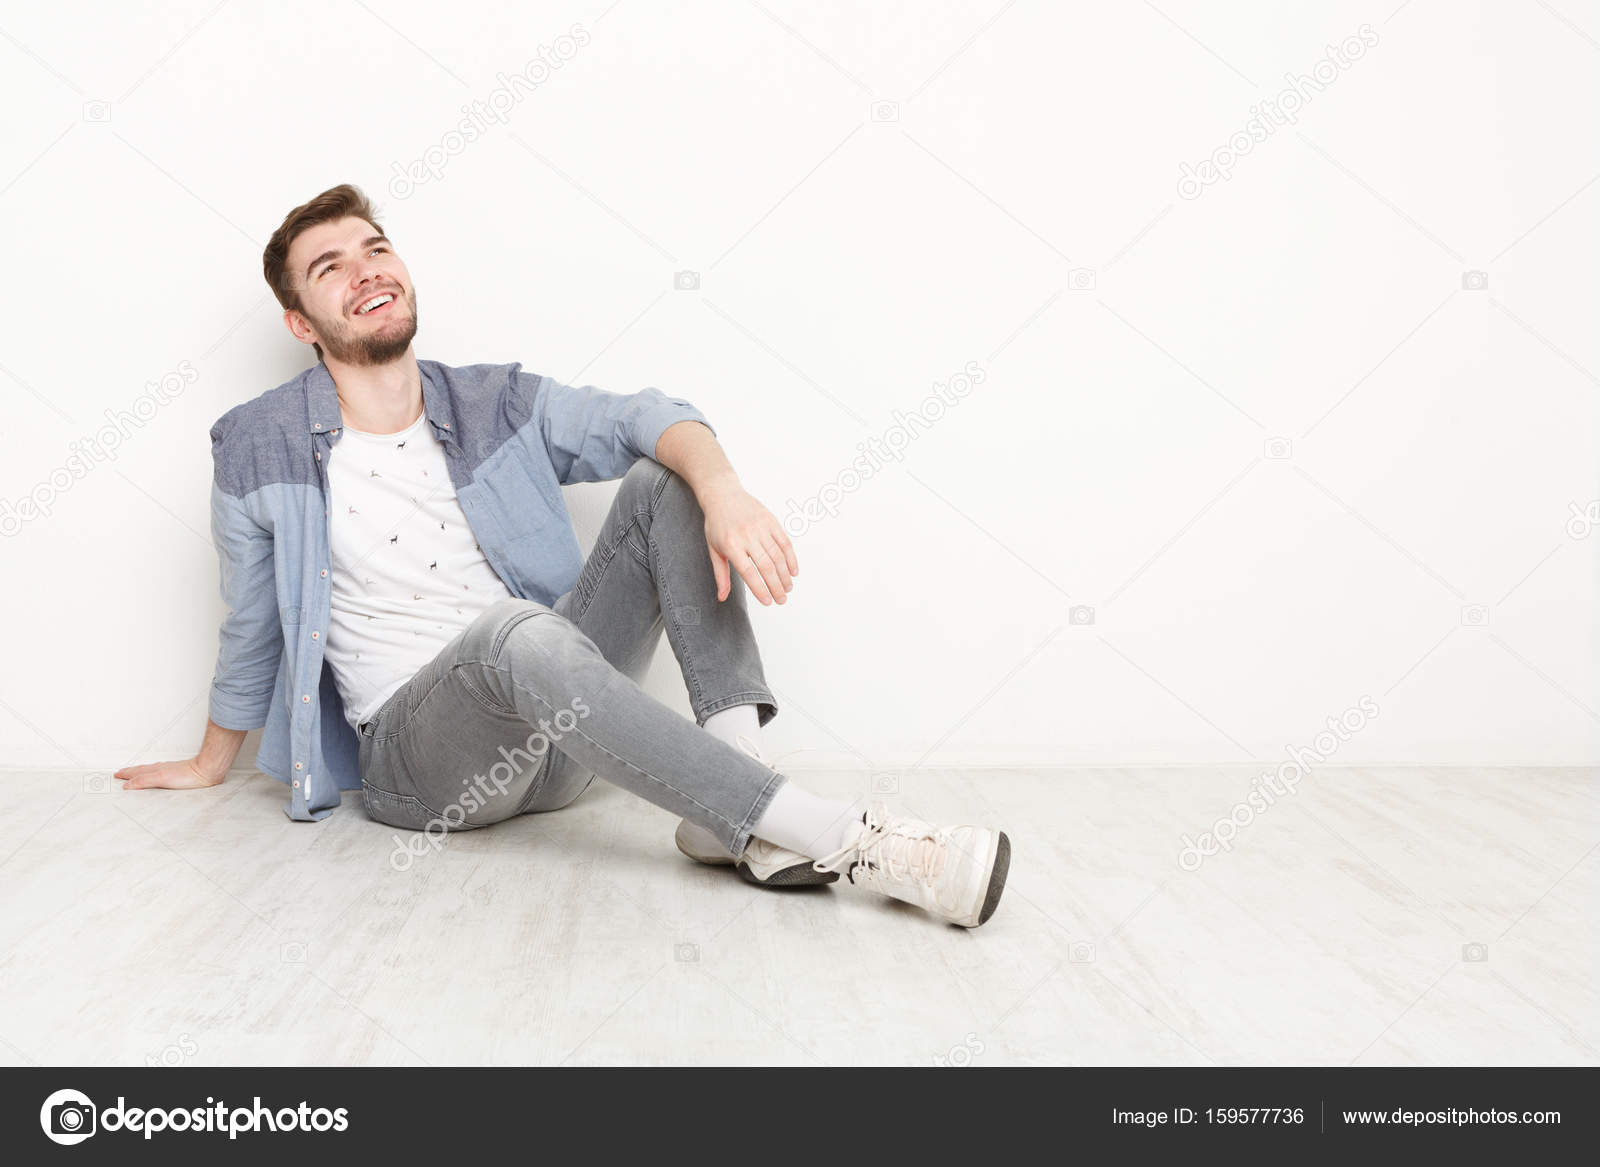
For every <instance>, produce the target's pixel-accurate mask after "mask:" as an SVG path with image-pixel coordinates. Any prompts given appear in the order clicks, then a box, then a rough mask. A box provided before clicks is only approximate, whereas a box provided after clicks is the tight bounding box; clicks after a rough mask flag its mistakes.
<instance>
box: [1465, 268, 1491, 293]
mask: <svg viewBox="0 0 1600 1167" xmlns="http://www.w3.org/2000/svg"><path fill="white" fill-rule="evenodd" d="M1461 289H1462V291H1465V292H1486V291H1488V290H1489V273H1488V272H1486V271H1464V272H1462V273H1461Z"/></svg>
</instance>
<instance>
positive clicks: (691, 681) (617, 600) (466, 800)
mask: <svg viewBox="0 0 1600 1167" xmlns="http://www.w3.org/2000/svg"><path fill="white" fill-rule="evenodd" d="M663 628H664V629H665V631H666V634H667V641H668V643H669V644H670V645H671V646H672V652H673V655H675V656H676V657H677V659H678V664H679V666H680V667H681V668H682V670H683V679H684V683H685V684H686V685H687V686H688V691H689V702H690V706H691V707H692V708H693V710H694V715H695V719H696V722H698V723H700V724H704V722H705V719H706V718H707V717H709V716H710V715H711V714H713V713H716V712H717V711H718V710H721V709H727V708H729V707H730V706H734V705H755V706H756V707H757V715H758V717H759V719H760V722H761V724H762V725H765V724H766V723H767V722H769V721H771V720H772V718H773V717H775V716H776V715H777V712H778V705H777V701H776V700H775V699H774V697H773V695H772V693H771V691H770V690H769V689H768V688H767V683H766V678H765V676H764V675H763V673H762V670H761V656H760V653H759V652H758V651H757V650H756V642H755V635H754V633H753V631H752V630H751V627H750V619H749V615H748V614H747V612H746V611H745V588H744V584H743V582H742V581H741V580H740V579H739V576H738V574H737V573H736V572H735V573H734V574H733V577H732V590H731V592H730V594H729V596H728V598H727V599H726V600H723V601H722V602H721V603H719V602H718V601H717V592H716V582H715V578H714V577H713V575H712V572H711V559H710V555H709V553H708V551H707V549H706V539H705V515H704V513H703V512H702V511H701V509H700V504H699V502H698V501H697V500H696V499H695V497H694V493H693V492H692V491H691V490H690V489H689V487H688V485H687V484H686V483H685V482H684V481H683V480H682V479H681V478H679V477H678V476H677V475H676V474H674V473H673V472H672V471H670V470H668V469H667V468H666V467H664V466H662V465H661V464H660V463H659V462H657V461H655V460H654V459H653V458H641V459H639V461H638V462H636V463H635V464H634V466H633V468H632V469H630V470H629V471H628V473H627V474H626V475H625V476H624V477H623V479H622V484H621V486H620V487H619V488H618V490H617V495H616V499H615V500H614V501H613V502H612V504H611V510H610V513H609V514H608V515H607V516H606V520H605V524H604V525H603V527H602V528H601V531H600V535H599V538H598V539H597V540H596V541H595V545H594V550H593V551H592V552H590V554H589V558H588V560H587V562H586V563H585V564H584V568H583V572H582V574H581V575H580V576H579V577H578V582H577V585H576V586H575V587H574V588H573V589H572V590H571V591H569V592H567V593H566V595H564V596H562V597H561V598H560V599H558V600H557V601H556V603H555V606H554V607H546V606H545V605H543V604H538V603H535V602H534V601H532V600H520V599H505V600H500V601H498V602H496V603H495V604H492V605H491V606H490V607H488V608H487V609H485V610H484V611H483V612H482V613H480V614H479V615H478V616H477V617H476V618H475V619H474V620H473V621H472V623H471V624H470V625H468V626H467V628H466V629H465V631H463V632H462V633H461V634H460V635H459V636H457V637H456V638H455V639H454V640H452V641H451V642H450V643H449V644H447V645H446V646H445V647H444V648H443V649H441V650H440V651H439V653H438V655H437V656H435V657H434V658H433V659H432V660H431V661H429V662H428V663H427V664H425V665H423V666H422V668H421V669H419V670H418V671H417V674H416V675H415V676H414V677H412V678H411V679H410V680H409V681H407V682H406V683H405V684H404V685H401V686H400V688H399V689H397V690H396V691H395V693H394V694H393V696H391V697H390V698H389V700H388V701H386V702H385V703H384V705H383V707H382V708H381V709H379V710H378V712H377V713H376V714H374V715H373V717H372V718H371V719H370V720H369V721H366V722H364V723H363V724H362V726H361V734H360V739H361V740H360V769H361V779H362V798H363V801H364V803H365V806H366V810H367V814H368V815H370V816H371V817H372V818H374V819H376V820H378V821H379V822H382V823H385V824H388V825H390V826H394V827H401V828H405V829H410V830H470V829H474V828H477V827H486V826H489V825H490V824H492V823H497V822H503V821H504V820H506V819H508V818H512V817H513V816H515V815H519V814H528V813H536V812H540V811H549V810H559V809H560V808H561V807H563V806H566V805H567V804H568V803H570V802H572V801H573V799H575V798H577V797H578V795H580V794H582V793H583V792H584V790H586V789H587V788H588V786H589V784H590V782H592V781H593V780H594V778H595V776H596V775H598V776H599V777H601V778H603V779H605V780H606V781H607V782H611V783H613V784H615V785H617V786H620V787H622V788H623V789H624V790H627V791H630V792H631V793H633V794H637V795H638V796H639V797H641V798H644V799H647V800H649V801H650V802H653V803H655V804H656V805H657V806H660V807H663V808H665V809H666V810H669V811H671V812H672V813H673V814H675V815H678V816H679V817H681V818H686V819H688V820H689V821H691V822H694V823H697V824H699V825H700V826H702V827H705V828H706V829H707V830H709V831H710V832H711V833H712V834H714V835H715V836H716V837H717V838H718V840H720V841H721V842H722V844H723V845H724V846H726V847H727V848H728V850H729V851H730V852H731V853H733V854H735V855H738V854H741V853H742V852H743V850H744V847H745V844H746V842H747V841H748V840H749V837H750V828H751V827H752V826H753V825H754V824H755V822H756V820H757V819H759V818H760V817H761V815H762V813H763V812H764V811H765V810H766V808H767V804H768V803H770V802H771V801H772V797H773V795H774V794H776V793H777V791H778V788H779V787H780V786H781V785H782V784H783V783H784V781H785V778H784V776H783V775H781V774H776V773H774V772H773V771H772V770H770V769H768V768H767V767H766V766H764V765H762V764H761V763H759V762H757V761H756V760H755V759H753V758H751V757H749V756H747V755H746V754H745V753H743V752H742V751H740V750H737V749H734V748H733V747H731V746H729V745H727V744H726V743H724V742H722V741H720V740H719V739H717V738H715V737H713V736H712V735H711V734H708V733H706V732H705V730H703V729H701V728H699V725H696V724H691V723H690V722H689V721H688V720H687V719H686V718H684V717H682V716H681V715H679V714H678V713H676V712H674V711H673V710H672V709H670V708H668V707H667V706H666V705H663V704H662V703H661V702H659V701H657V700H656V699H655V698H653V697H651V696H649V695H648V694H646V693H645V692H644V690H643V689H641V688H640V687H639V684H638V682H639V680H640V679H641V678H642V676H643V673H644V671H645V669H646V667H647V666H648V665H649V663H650V659H651V657H652V655H653V654H654V652H655V648H656V645H657V643H658V642H659V638H660V636H661V632H662V630H663Z"/></svg>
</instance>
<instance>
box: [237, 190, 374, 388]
mask: <svg viewBox="0 0 1600 1167" xmlns="http://www.w3.org/2000/svg"><path fill="white" fill-rule="evenodd" d="M375 214H376V212H375V210H374V208H373V206H372V201H371V200H370V199H368V198H367V196H366V195H364V194H362V193H361V190H360V188H359V187H354V186H351V185H350V184H349V183H348V182H344V183H340V184H339V185H338V186H335V187H329V188H328V189H327V190H325V191H323V192H322V193H321V194H319V195H318V196H317V197H316V198H314V199H312V200H311V201H310V202H307V203H302V204H301V205H300V206H298V207H296V208H295V209H294V210H292V211H290V212H289V213H288V214H287V215H285V216H284V218H283V224H282V225H281V226H280V227H279V228H278V229H277V230H276V231H274V232H273V233H272V238H271V239H269V240H267V249H266V250H265V251H263V252H262V253H261V273H262V274H263V275H264V276H266V279H267V286H268V287H269V288H271V289H272V294H273V295H274V296H276V297H278V303H280V304H282V305H283V306H284V308H286V309H292V310H293V311H296V312H299V311H300V310H301V308H300V286H301V285H300V276H299V273H297V272H291V271H289V270H288V266H289V245H290V244H292V243H293V242H294V241H295V237H296V236H297V235H299V234H300V233H301V232H303V231H306V230H308V229H309V228H312V227H315V226H317V225H318V224H319V223H333V222H337V221H338V220H340V219H346V218H355V219H365V220H366V221H367V222H369V223H371V224H372V225H373V227H374V228H376V229H377V231H378V233H379V234H380V235H381V234H382V233H383V226H382V225H381V224H380V223H379V222H378V220H377V219H376V218H374V217H373V216H374V215H375ZM311 347H312V348H314V349H316V350H317V359H318V360H319V361H320V360H321V359H322V346H321V345H320V344H316V343H313V344H312V346H311Z"/></svg>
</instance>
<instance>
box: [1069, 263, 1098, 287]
mask: <svg viewBox="0 0 1600 1167" xmlns="http://www.w3.org/2000/svg"><path fill="white" fill-rule="evenodd" d="M1067 287H1069V288H1071V289H1072V290H1073V291H1074V292H1092V291H1094V287H1095V274H1094V268H1092V267H1075V268H1073V269H1072V270H1071V271H1069V272H1068V273H1067Z"/></svg>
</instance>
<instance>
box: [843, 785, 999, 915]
mask: <svg viewBox="0 0 1600 1167" xmlns="http://www.w3.org/2000/svg"><path fill="white" fill-rule="evenodd" d="M812 867H813V869H814V870H816V871H819V872H821V871H838V870H840V869H841V868H843V869H844V872H845V878H847V879H848V880H849V881H850V882H851V883H853V884H856V885H857V886H859V887H865V888H870V889H871V890H873V891H877V892H882V893H883V894H884V895H886V896H893V897H894V898H895V899H897V900H904V901H905V902H906V903H908V904H915V905H916V906H917V907H919V908H922V909H924V910H926V911H929V912H932V913H933V914H934V915H936V916H939V917H941V918H943V919H945V920H948V921H950V923H952V924H959V925H961V926H962V927H963V928H976V927H977V926H978V925H979V924H982V923H984V922H985V921H986V920H988V919H989V917H990V916H992V915H994V910H995V907H996V906H997V905H998V904H999V903H1000V893H1001V892H1002V891H1004V890H1005V886H1006V873H1007V872H1008V871H1009V870H1010V868H1011V840H1010V839H1008V838H1006V834H1005V832H1004V831H997V830H991V829H989V828H987V827H971V826H959V827H936V826H934V825H933V824H932V823H925V822H923V821H922V820H921V819H914V818H910V817H907V816H904V815H902V816H898V817H896V816H891V815H890V814H889V808H888V807H887V806H885V805H884V804H883V803H881V802H874V803H872V804H871V805H870V806H869V807H868V808H867V815H866V821H865V822H862V823H852V824H851V826H850V829H849V831H848V833H847V834H846V836H845V845H844V846H843V847H841V848H839V850H837V851H835V852H834V853H833V854H832V855H825V856H823V857H822V858H821V859H818V860H817V861H816V862H815V863H814V864H812Z"/></svg>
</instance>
